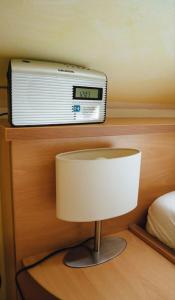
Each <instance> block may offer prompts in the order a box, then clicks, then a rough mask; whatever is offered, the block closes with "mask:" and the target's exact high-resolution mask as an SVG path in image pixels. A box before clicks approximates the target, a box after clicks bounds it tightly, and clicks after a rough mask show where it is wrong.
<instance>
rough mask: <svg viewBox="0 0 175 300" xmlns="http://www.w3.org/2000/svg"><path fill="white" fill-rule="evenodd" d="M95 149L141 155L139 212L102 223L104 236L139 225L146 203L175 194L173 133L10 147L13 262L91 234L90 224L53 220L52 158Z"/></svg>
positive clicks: (32, 143) (174, 136) (53, 160)
mask: <svg viewBox="0 0 175 300" xmlns="http://www.w3.org/2000/svg"><path fill="white" fill-rule="evenodd" d="M95 147H129V148H138V149H139V150H141V152H142V166H141V180H140V193H139V204H138V207H137V209H135V210H134V211H133V212H131V213H128V214H126V215H124V216H122V217H119V218H115V219H111V220H108V221H105V222H104V224H103V232H104V233H105V234H106V233H109V232H115V231H117V230H121V229H124V228H126V227H127V226H128V224H129V223H133V222H135V223H137V222H142V221H143V218H144V215H145V213H146V211H147V208H148V206H149V205H150V203H151V202H152V201H153V200H154V199H155V198H156V197H158V196H159V195H161V194H163V193H166V192H168V191H171V190H173V189H174V187H175V185H174V175H175V171H174V165H175V156H174V149H175V133H169V134H165V133H164V134H147V135H129V136H115V137H114V136H113V137H99V138H74V139H58V140H57V139H56V140H38V141H37V140H35V141H20V142H19V141H14V142H13V143H12V161H13V165H12V176H13V201H14V214H15V236H16V256H17V260H18V261H20V260H21V259H22V258H23V257H25V256H29V255H31V254H35V253H39V252H42V251H44V250H49V249H53V248H56V247H58V246H62V245H64V244H65V243H66V244H68V243H69V242H72V241H73V240H75V241H76V240H79V239H82V238H83V237H86V236H89V235H91V234H92V232H93V224H91V223H82V224H81V223H70V222H64V221H61V220H57V219H56V216H55V155H56V154H57V153H60V152H65V151H70V150H76V149H86V148H95ZM130 172H131V176H132V170H131V171H130Z"/></svg>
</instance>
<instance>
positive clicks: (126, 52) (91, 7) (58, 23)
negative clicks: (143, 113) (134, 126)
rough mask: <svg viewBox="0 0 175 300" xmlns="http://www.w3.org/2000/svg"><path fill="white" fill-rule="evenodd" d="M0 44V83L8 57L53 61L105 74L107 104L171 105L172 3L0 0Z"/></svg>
mask: <svg viewBox="0 0 175 300" xmlns="http://www.w3.org/2000/svg"><path fill="white" fill-rule="evenodd" d="M0 43H1V45H0V70H1V72H0V80H1V85H6V79H5V75H6V69H7V63H8V60H9V58H11V57H26V58H34V59H43V60H55V61H61V62H69V63H75V64H79V65H83V66H87V67H90V68H94V69H97V70H101V71H104V72H105V73H106V74H107V76H108V82H109V87H108V103H109V104H110V106H112V107H113V106H114V107H115V108H117V109H128V108H129V109H131V110H132V109H133V108H134V109H138V108H141V109H143V108H145V107H146V108H147V107H148V108H149V109H150V108H151V109H168V110H169V109H173V108H175V84H174V83H175V0H166V1H164V0H147V1H141V0H108V1H106V0H88V1H81V0H60V1H56V0H37V1H35V0H30V1H26V0H13V1H10V0H1V9H0ZM2 93H4V94H5V92H2V91H1V94H2ZM4 97H5V96H3V97H1V99H2V98H4ZM1 106H2V105H1ZM132 113H133V112H132ZM136 113H137V114H139V111H136Z"/></svg>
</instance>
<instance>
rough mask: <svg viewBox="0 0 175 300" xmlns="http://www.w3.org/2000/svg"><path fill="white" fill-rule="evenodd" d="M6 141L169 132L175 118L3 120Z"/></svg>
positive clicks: (173, 128)
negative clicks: (24, 123) (29, 123)
mask: <svg viewBox="0 0 175 300" xmlns="http://www.w3.org/2000/svg"><path fill="white" fill-rule="evenodd" d="M0 125H1V127H2V128H4V134H5V139H6V141H12V140H21V139H22V140H31V139H32V140H35V139H37V140H38V139H58V138H75V137H77V138H78V137H96V136H115V135H130V134H144V133H156V132H168V131H174V130H175V118H114V119H112V118H109V119H107V120H106V121H105V123H102V124H85V125H80V124H79V125H57V126H43V127H11V126H10V125H9V124H8V122H7V121H4V120H1V123H0Z"/></svg>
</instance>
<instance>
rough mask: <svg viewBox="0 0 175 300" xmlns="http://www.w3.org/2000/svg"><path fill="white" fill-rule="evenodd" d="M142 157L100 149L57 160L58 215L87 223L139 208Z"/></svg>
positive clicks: (132, 152) (126, 151)
mask: <svg viewBox="0 0 175 300" xmlns="http://www.w3.org/2000/svg"><path fill="white" fill-rule="evenodd" d="M140 161H141V153H140V152H139V151H138V150H136V149H115V148H100V149H90V150H81V151H73V152H67V153H62V154H58V155H57V156H56V215H57V218H59V219H62V220H66V221H75V222H86V221H98V220H105V219H109V218H113V217H116V216H120V215H123V214H126V213H127V212H129V211H131V210H133V209H134V208H135V207H136V206H137V199H138V187H139V177H140Z"/></svg>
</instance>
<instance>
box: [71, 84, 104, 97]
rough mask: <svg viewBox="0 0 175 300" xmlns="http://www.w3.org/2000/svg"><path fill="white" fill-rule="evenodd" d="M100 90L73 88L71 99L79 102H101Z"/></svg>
mask: <svg viewBox="0 0 175 300" xmlns="http://www.w3.org/2000/svg"><path fill="white" fill-rule="evenodd" d="M102 93H103V89H102V88H94V87H84V86H74V87H73V99H80V100H102Z"/></svg>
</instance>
